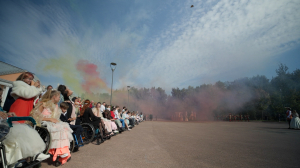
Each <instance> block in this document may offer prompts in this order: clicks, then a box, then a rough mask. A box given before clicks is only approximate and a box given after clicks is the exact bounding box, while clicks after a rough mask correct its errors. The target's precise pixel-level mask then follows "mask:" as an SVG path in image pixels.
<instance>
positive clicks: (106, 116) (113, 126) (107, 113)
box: [102, 110, 119, 135]
mask: <svg viewBox="0 0 300 168" xmlns="http://www.w3.org/2000/svg"><path fill="white" fill-rule="evenodd" d="M102 115H103V118H104V119H106V120H109V121H110V124H111V129H112V131H113V132H114V133H115V134H116V133H119V131H117V129H118V127H117V125H116V123H115V121H114V119H113V118H112V117H111V114H110V111H109V110H105V111H104V112H103V113H102ZM115 134H114V135H115Z"/></svg>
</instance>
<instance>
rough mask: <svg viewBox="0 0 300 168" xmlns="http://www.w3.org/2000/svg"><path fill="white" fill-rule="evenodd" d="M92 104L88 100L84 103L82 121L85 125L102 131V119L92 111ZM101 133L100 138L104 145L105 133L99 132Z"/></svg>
mask: <svg viewBox="0 0 300 168" xmlns="http://www.w3.org/2000/svg"><path fill="white" fill-rule="evenodd" d="M90 104H91V102H90V100H88V99H87V100H85V101H84V105H83V107H82V109H81V111H80V118H81V121H82V122H83V123H89V124H92V125H93V126H94V128H95V129H97V128H99V129H101V128H102V124H101V119H100V118H98V117H96V116H95V115H94V113H93V111H92V109H91V108H90ZM99 132H100V135H101V136H100V138H101V142H102V143H103V142H104V139H103V132H102V131H99ZM97 145H100V143H98V144H97Z"/></svg>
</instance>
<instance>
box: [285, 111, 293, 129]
mask: <svg viewBox="0 0 300 168" xmlns="http://www.w3.org/2000/svg"><path fill="white" fill-rule="evenodd" d="M286 109H287V111H286V120H287V121H288V123H289V129H291V120H292V111H291V108H289V107H287V108H286Z"/></svg>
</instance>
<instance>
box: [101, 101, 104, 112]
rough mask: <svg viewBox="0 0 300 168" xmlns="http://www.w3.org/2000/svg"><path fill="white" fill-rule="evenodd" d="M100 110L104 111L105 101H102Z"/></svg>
mask: <svg viewBox="0 0 300 168" xmlns="http://www.w3.org/2000/svg"><path fill="white" fill-rule="evenodd" d="M100 111H101V113H103V112H104V111H105V102H103V103H102V104H101V106H100Z"/></svg>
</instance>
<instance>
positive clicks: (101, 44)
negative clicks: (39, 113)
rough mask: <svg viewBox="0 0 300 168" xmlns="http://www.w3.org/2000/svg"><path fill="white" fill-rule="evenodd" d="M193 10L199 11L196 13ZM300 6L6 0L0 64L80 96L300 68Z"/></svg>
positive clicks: (291, 1)
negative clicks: (13, 67) (10, 66)
mask: <svg viewBox="0 0 300 168" xmlns="http://www.w3.org/2000/svg"><path fill="white" fill-rule="evenodd" d="M191 5H194V7H193V8H191ZM299 13H300V1H299V0H259V1H258V0H207V1H204V0H199V1H198V0H163V1H161V0H151V1H146V0H126V1H124V0H101V1H99V0H84V1H82V0H51V1H44V0H31V1H27V0H23V1H17V0H0V61H3V62H6V63H9V64H12V65H14V66H17V67H20V68H22V69H25V70H28V71H30V72H33V73H35V74H36V75H37V76H38V77H39V78H40V80H41V82H42V84H43V85H46V86H47V85H48V84H51V85H53V86H54V87H56V86H57V85H58V84H65V85H67V86H69V87H70V88H71V89H73V90H74V91H75V92H76V93H80V92H109V91H110V88H111V78H112V71H111V68H110V63H111V62H115V63H117V66H116V69H115V71H114V86H113V88H114V89H120V88H124V87H126V86H134V87H138V88H141V87H148V88H149V87H162V88H163V89H165V90H166V91H167V93H170V90H171V88H176V87H179V88H183V87H188V86H199V85H201V84H204V83H215V82H217V81H219V80H221V81H233V80H235V79H239V78H242V77H252V76H256V75H265V76H267V78H269V79H271V78H272V77H274V76H276V73H275V69H276V68H277V67H278V64H280V63H283V64H285V65H287V66H288V67H289V71H290V72H292V71H294V70H295V69H297V68H299V62H300V55H299V53H300V14H299Z"/></svg>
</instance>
